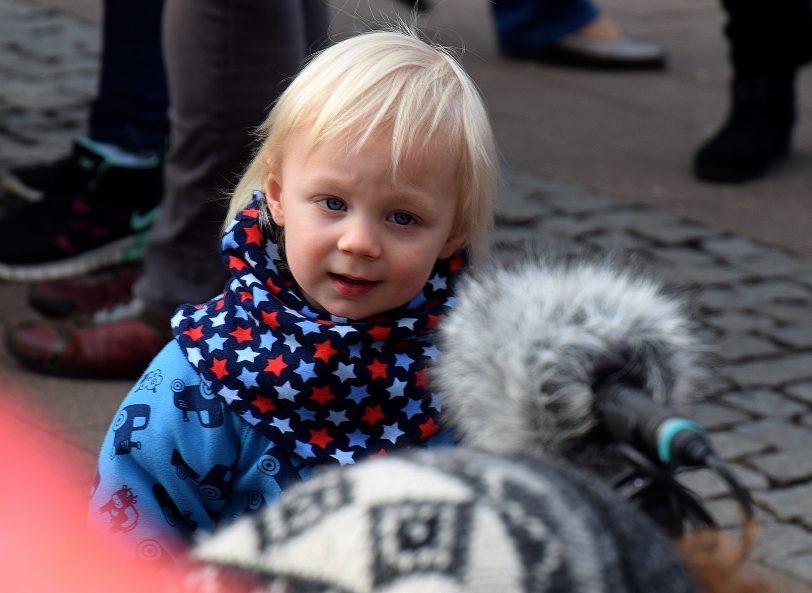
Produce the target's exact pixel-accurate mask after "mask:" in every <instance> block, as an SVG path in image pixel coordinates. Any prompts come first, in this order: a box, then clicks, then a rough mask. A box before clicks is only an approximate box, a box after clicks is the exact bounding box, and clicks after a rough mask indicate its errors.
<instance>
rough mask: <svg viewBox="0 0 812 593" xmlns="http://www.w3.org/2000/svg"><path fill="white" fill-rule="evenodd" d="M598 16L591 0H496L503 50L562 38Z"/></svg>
mask: <svg viewBox="0 0 812 593" xmlns="http://www.w3.org/2000/svg"><path fill="white" fill-rule="evenodd" d="M597 16H598V9H597V8H596V7H595V5H594V4H592V2H591V0H495V1H494V3H493V17H494V22H495V24H496V34H497V37H498V40H499V46H500V48H502V49H503V50H511V49H522V48H537V47H543V46H545V45H550V44H552V43H556V42H557V41H560V40H561V39H562V38H563V37H566V36H567V35H569V34H570V33H574V32H575V31H577V30H578V29H580V28H582V27H583V26H584V25H586V24H588V23H590V22H591V21H593V20H594V19H595V18H596V17H597Z"/></svg>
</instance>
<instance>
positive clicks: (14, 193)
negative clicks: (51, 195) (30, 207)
mask: <svg viewBox="0 0 812 593" xmlns="http://www.w3.org/2000/svg"><path fill="white" fill-rule="evenodd" d="M0 189H2V190H3V192H4V193H5V194H6V195H7V196H9V197H13V199H15V200H16V201H18V202H20V203H22V204H25V203H30V204H34V203H36V202H41V201H42V192H41V191H40V190H38V189H34V188H32V187H29V186H27V185H26V184H25V183H23V182H22V181H20V179H19V178H17V177H16V176H14V175H11V174H10V173H6V174H5V175H3V177H2V178H0Z"/></svg>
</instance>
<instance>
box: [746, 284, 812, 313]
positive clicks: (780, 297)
mask: <svg viewBox="0 0 812 593" xmlns="http://www.w3.org/2000/svg"><path fill="white" fill-rule="evenodd" d="M736 289H737V291H738V293H739V297H738V299H737V304H738V305H740V306H744V307H753V308H757V307H759V306H763V305H765V304H770V303H775V302H782V301H784V302H786V301H795V302H798V301H800V302H809V301H810V300H812V291H810V290H809V288H807V287H806V286H804V285H803V284H801V283H799V282H794V281H792V280H786V279H783V278H773V279H760V280H759V281H756V282H747V283H744V284H740V285H738V286H737V287H736Z"/></svg>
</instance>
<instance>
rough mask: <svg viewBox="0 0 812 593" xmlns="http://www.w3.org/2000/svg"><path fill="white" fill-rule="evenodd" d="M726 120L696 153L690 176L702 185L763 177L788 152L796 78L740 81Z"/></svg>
mask: <svg viewBox="0 0 812 593" xmlns="http://www.w3.org/2000/svg"><path fill="white" fill-rule="evenodd" d="M731 99H732V101H731V109H730V115H729V116H728V119H727V121H726V122H725V124H724V125H723V126H722V128H721V129H720V130H719V131H718V132H716V134H714V135H713V136H711V137H710V138H709V139H708V140H707V141H706V142H705V144H703V145H702V146H701V147H700V148H699V150H698V151H697V153H696V156H695V158H694V174H695V175H696V176H697V177H698V178H699V179H703V180H705V181H717V182H728V183H734V182H741V181H748V180H750V179H755V178H757V177H760V176H761V175H763V174H764V173H765V172H766V171H767V169H768V168H769V167H770V166H771V165H772V164H774V163H775V162H776V161H778V160H780V159H781V158H782V157H784V156H786V154H787V153H788V152H789V146H790V138H791V136H792V126H793V124H794V123H795V75H794V74H792V75H791V76H785V77H781V78H741V79H739V80H737V81H736V82H735V83H734V84H733V92H732V97H731Z"/></svg>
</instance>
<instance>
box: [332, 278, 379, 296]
mask: <svg viewBox="0 0 812 593" xmlns="http://www.w3.org/2000/svg"><path fill="white" fill-rule="evenodd" d="M329 276H330V280H332V282H333V286H334V287H335V289H336V290H337V291H338V292H339V293H341V294H342V295H344V296H351V297H358V296H363V295H365V294H367V293H368V292H369V291H370V290H372V289H373V288H375V286H377V285H378V284H379V282H378V281H377V280H364V279H362V278H352V277H350V276H344V275H343V274H333V273H331V274H329Z"/></svg>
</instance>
